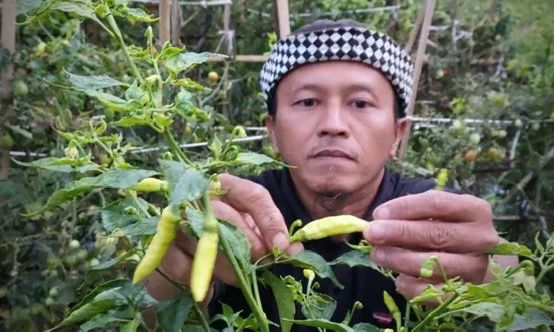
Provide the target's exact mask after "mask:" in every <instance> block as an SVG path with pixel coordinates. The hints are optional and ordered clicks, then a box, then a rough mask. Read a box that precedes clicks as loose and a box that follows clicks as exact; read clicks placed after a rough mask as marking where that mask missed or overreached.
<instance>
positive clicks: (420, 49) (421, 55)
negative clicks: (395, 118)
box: [398, 0, 436, 160]
mask: <svg viewBox="0 0 554 332" xmlns="http://www.w3.org/2000/svg"><path fill="white" fill-rule="evenodd" d="M435 6H436V0H425V3H424V5H423V7H422V8H421V10H422V11H425V15H424V16H423V21H422V25H421V32H420V34H419V40H418V45H417V51H416V55H415V66H414V73H413V82H414V85H413V92H412V96H411V98H410V102H409V103H408V107H407V108H406V115H407V116H412V114H413V113H414V108H415V100H416V97H417V89H418V87H419V78H420V76H421V69H422V68H423V61H424V59H425V50H426V48H427V39H428V38H429V27H430V26H431V21H432V19H433V12H434V11H435ZM410 131H411V125H408V128H407V130H406V132H405V133H404V136H403V138H402V142H401V143H400V150H399V157H398V158H399V159H400V160H402V159H403V158H404V156H405V155H406V149H407V147H408V142H409V140H410Z"/></svg>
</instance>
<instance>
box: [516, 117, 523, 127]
mask: <svg viewBox="0 0 554 332" xmlns="http://www.w3.org/2000/svg"><path fill="white" fill-rule="evenodd" d="M514 125H515V126H516V127H518V128H521V127H522V126H523V121H521V119H517V120H516V121H515V122H514Z"/></svg>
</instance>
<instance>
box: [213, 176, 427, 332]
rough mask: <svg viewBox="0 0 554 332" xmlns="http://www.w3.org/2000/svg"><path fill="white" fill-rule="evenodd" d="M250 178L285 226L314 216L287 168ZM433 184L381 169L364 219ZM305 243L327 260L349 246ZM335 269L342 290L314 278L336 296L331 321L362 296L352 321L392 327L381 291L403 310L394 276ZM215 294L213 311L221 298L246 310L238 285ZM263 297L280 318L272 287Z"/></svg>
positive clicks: (287, 271) (279, 271) (290, 271)
mask: <svg viewBox="0 0 554 332" xmlns="http://www.w3.org/2000/svg"><path fill="white" fill-rule="evenodd" d="M251 180H252V181H254V182H257V183H259V184H261V185H262V186H264V187H265V188H266V189H267V190H268V191H269V193H270V194H271V197H272V198H273V201H274V202H275V204H276V206H277V207H278V208H279V210H280V211H281V213H282V214H283V217H284V219H285V222H286V223H287V226H290V224H291V223H292V222H294V221H295V220H296V219H301V220H302V222H303V224H306V223H308V222H309V221H311V220H313V218H312V217H311V216H310V215H309V213H308V211H307V210H306V208H305V207H304V205H303V204H302V202H301V201H300V198H299V196H298V194H297V192H296V189H295V187H294V184H293V182H292V179H291V176H290V173H289V172H288V170H287V169H284V170H271V171H267V172H265V173H263V174H261V175H260V176H258V177H254V178H251ZM434 187H435V182H434V181H433V180H429V179H408V178H404V177H401V176H400V175H399V174H397V173H394V172H391V171H389V170H385V173H384V176H383V180H382V181H381V184H380V185H379V189H378V191H377V195H376V196H375V198H374V200H373V202H372V203H371V204H370V205H369V206H368V208H367V211H366V212H365V214H364V216H363V219H365V220H371V216H372V214H373V210H374V209H375V208H376V207H378V206H379V205H381V204H383V203H384V202H387V201H389V200H392V199H394V198H397V197H400V196H405V195H408V194H416V193H421V192H424V191H427V190H430V189H433V188H434ZM360 239H361V235H359V234H358V235H357V238H353V239H350V240H349V242H351V243H357V242H358V241H359V240H360ZM304 248H305V249H307V250H312V251H315V252H316V253H318V254H319V255H321V256H322V257H323V258H325V260H327V261H331V260H333V259H335V258H337V257H339V256H340V255H342V254H344V253H346V252H347V251H349V250H351V249H350V248H349V247H348V246H347V245H346V244H345V243H340V242H336V241H333V240H331V239H321V240H314V241H307V242H305V243H304ZM271 270H272V272H273V273H275V274H276V275H283V276H284V275H292V276H293V277H294V278H295V279H296V280H305V278H304V277H303V276H302V270H301V269H299V268H296V267H293V266H290V265H275V266H273V267H272V269H271ZM333 272H334V273H335V274H336V276H337V279H338V280H339V282H340V283H341V284H342V285H344V288H343V289H340V288H339V287H337V286H336V285H335V284H333V283H332V282H331V280H329V279H319V278H318V279H317V280H318V282H319V284H320V288H319V289H317V291H318V292H320V293H324V294H327V295H329V296H331V297H332V298H334V299H335V300H336V301H337V307H336V310H335V312H334V314H333V317H332V321H335V322H341V321H342V320H343V319H344V318H345V316H346V314H347V312H348V311H349V310H351V309H352V306H353V304H354V302H356V301H360V302H361V303H362V304H363V309H361V310H357V311H356V313H355V314H354V316H353V319H352V321H351V324H354V323H357V322H369V323H372V324H374V325H377V326H380V327H389V326H391V325H390V323H391V321H392V318H391V317H390V315H389V314H388V311H387V309H386V307H385V305H384V303H383V291H384V290H386V291H387V292H388V293H389V294H391V295H392V296H393V298H394V299H395V301H396V303H397V304H398V305H399V307H400V308H401V309H402V308H403V307H404V305H405V299H404V298H403V297H402V296H401V295H399V294H398V293H397V292H396V291H395V286H394V282H393V280H391V279H389V278H387V277H385V276H383V275H382V274H381V273H379V272H378V271H375V270H373V269H371V268H367V267H353V268H350V267H348V266H347V265H334V266H333ZM216 294H217V295H216V298H214V300H213V301H212V303H211V305H210V306H211V308H210V309H211V311H212V312H219V311H220V307H221V305H220V303H225V304H228V305H230V306H231V307H233V309H234V310H235V312H237V311H238V310H244V312H249V310H248V306H247V305H246V302H245V300H244V298H243V296H242V294H241V292H240V289H238V288H234V287H231V286H222V287H220V288H219V289H218V290H217V292H216ZM261 297H262V302H263V303H262V304H263V306H264V311H265V313H266V314H267V317H268V318H269V319H270V320H271V321H273V322H279V318H278V317H279V316H278V311H277V307H276V305H275V301H274V299H273V296H272V295H271V292H270V291H269V290H264V289H263V288H262V289H261ZM296 312H297V317H296V319H305V318H304V317H302V316H301V311H300V309H299V308H298V307H297V310H296ZM312 330H313V328H302V327H300V326H298V325H295V326H294V327H293V331H312Z"/></svg>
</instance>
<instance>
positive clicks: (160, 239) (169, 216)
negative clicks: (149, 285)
mask: <svg viewBox="0 0 554 332" xmlns="http://www.w3.org/2000/svg"><path fill="white" fill-rule="evenodd" d="M180 219H181V218H180V217H179V213H175V212H174V211H173V206H171V205H170V206H168V207H166V208H165V209H163V211H162V215H161V217H160V221H159V222H158V226H157V227H156V234H154V237H153V238H152V241H151V242H150V245H148V249H146V254H145V255H144V257H143V258H142V260H141V261H140V263H139V264H138V265H137V267H136V269H135V273H134V275H133V283H134V284H136V283H138V282H140V281H142V280H143V279H144V278H146V277H147V276H149V275H150V274H151V273H152V272H154V270H155V269H156V268H157V267H158V265H160V263H161V261H162V259H163V258H164V257H165V254H166V253H167V248H168V247H169V245H170V244H171V241H173V239H174V238H175V235H176V234H177V225H178V224H179V220H180Z"/></svg>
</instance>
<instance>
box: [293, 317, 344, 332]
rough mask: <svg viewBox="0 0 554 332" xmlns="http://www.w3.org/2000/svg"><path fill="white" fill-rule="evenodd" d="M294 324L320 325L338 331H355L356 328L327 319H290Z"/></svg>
mask: <svg viewBox="0 0 554 332" xmlns="http://www.w3.org/2000/svg"><path fill="white" fill-rule="evenodd" d="M289 321H290V322H293V323H294V324H298V325H303V326H310V327H319V328H322V329H326V330H329V331H336V332H354V330H353V329H352V328H351V327H350V326H348V325H345V324H341V323H334V322H330V321H328V320H326V319H305V320H289Z"/></svg>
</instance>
